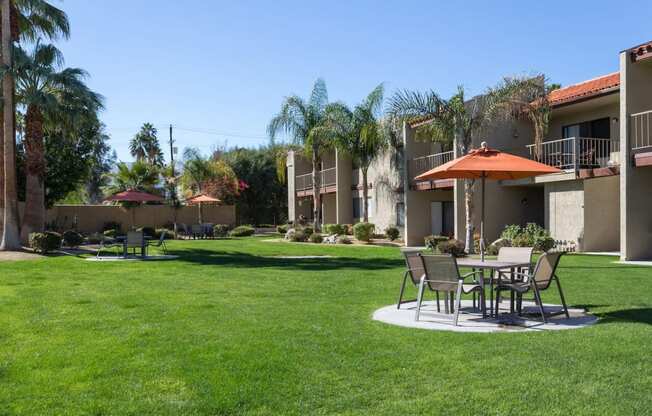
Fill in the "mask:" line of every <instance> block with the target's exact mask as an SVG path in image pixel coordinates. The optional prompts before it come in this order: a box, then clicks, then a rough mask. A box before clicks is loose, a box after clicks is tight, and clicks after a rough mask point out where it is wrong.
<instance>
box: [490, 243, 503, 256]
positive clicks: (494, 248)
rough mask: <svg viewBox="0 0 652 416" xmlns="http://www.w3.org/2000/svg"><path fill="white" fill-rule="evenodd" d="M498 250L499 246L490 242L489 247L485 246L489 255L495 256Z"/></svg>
mask: <svg viewBox="0 0 652 416" xmlns="http://www.w3.org/2000/svg"><path fill="white" fill-rule="evenodd" d="M498 251H500V247H498V246H496V245H494V244H490V245H489V247H487V254H488V255H490V256H497V255H498Z"/></svg>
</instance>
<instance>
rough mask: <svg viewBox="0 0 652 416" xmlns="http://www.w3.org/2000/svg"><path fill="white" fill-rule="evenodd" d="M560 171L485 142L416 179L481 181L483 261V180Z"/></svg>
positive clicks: (481, 244)
mask: <svg viewBox="0 0 652 416" xmlns="http://www.w3.org/2000/svg"><path fill="white" fill-rule="evenodd" d="M559 172H561V171H560V170H559V169H557V168H553V167H552V166H548V165H544V164H543V163H539V162H535V161H534V160H530V159H526V158H523V157H520V156H515V155H511V154H509V153H505V152H501V151H499V150H495V149H490V148H489V147H488V146H487V142H482V144H481V147H480V148H479V149H474V150H471V151H470V152H469V153H468V154H466V155H464V156H461V157H458V158H457V159H454V160H451V161H450V162H448V163H444V164H443V165H441V166H437V167H436V168H434V169H432V170H429V171H428V172H426V173H422V174H421V175H419V176H417V177H416V178H415V179H416V180H434V179H481V180H482V209H481V212H482V213H481V217H480V251H481V256H482V260H483V261H484V249H485V243H484V201H485V195H484V194H485V192H484V188H485V180H486V179H495V180H505V179H522V178H529V177H533V176H539V175H545V174H548V173H559Z"/></svg>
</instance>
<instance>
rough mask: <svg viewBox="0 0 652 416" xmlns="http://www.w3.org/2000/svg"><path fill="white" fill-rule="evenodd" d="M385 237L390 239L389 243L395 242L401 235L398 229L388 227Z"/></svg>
mask: <svg viewBox="0 0 652 416" xmlns="http://www.w3.org/2000/svg"><path fill="white" fill-rule="evenodd" d="M385 235H386V236H387V238H388V239H389V241H394V240H396V239H397V238H398V236H399V235H401V233H400V232H399V231H398V228H396V227H387V228H385Z"/></svg>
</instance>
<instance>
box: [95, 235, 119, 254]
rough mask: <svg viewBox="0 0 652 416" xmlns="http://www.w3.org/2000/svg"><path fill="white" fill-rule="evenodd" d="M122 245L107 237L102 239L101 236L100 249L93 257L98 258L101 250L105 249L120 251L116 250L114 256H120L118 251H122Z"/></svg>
mask: <svg viewBox="0 0 652 416" xmlns="http://www.w3.org/2000/svg"><path fill="white" fill-rule="evenodd" d="M123 247H124V244H123V243H122V242H118V241H116V240H114V239H113V238H109V237H104V236H102V238H101V240H100V247H99V248H98V249H97V254H96V255H95V257H96V258H100V254H101V253H102V250H105V249H112V248H117V249H120V250H116V255H118V256H119V255H120V251H121V250H122V249H123Z"/></svg>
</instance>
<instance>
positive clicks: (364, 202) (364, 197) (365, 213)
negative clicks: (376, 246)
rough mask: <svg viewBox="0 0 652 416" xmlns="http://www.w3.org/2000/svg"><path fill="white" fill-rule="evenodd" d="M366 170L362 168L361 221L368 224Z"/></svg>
mask: <svg viewBox="0 0 652 416" xmlns="http://www.w3.org/2000/svg"><path fill="white" fill-rule="evenodd" d="M367 169H368V168H362V221H363V222H369V201H368V200H367V197H368V195H369V184H368V183H367Z"/></svg>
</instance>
